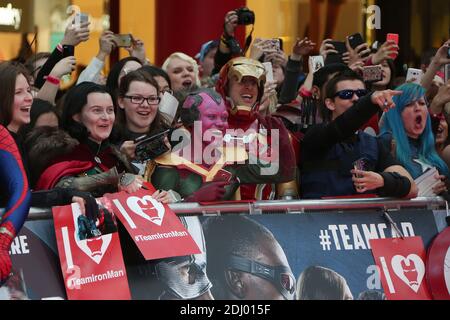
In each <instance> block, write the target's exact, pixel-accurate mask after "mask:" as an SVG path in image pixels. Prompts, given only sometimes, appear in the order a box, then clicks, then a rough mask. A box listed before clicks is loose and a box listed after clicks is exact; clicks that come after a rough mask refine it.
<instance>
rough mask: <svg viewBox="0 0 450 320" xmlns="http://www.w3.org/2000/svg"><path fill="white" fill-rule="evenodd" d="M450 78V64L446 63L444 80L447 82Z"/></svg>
mask: <svg viewBox="0 0 450 320" xmlns="http://www.w3.org/2000/svg"><path fill="white" fill-rule="evenodd" d="M449 80H450V64H446V65H445V67H444V81H445V83H447V82H448V81H449Z"/></svg>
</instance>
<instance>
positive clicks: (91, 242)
mask: <svg viewBox="0 0 450 320" xmlns="http://www.w3.org/2000/svg"><path fill="white" fill-rule="evenodd" d="M105 200H106V199H98V200H97V201H98V202H100V203H102V205H100V207H101V210H100V215H99V220H97V221H96V222H92V223H91V222H90V221H89V220H88V219H87V218H86V217H85V216H84V215H82V213H81V211H80V207H79V205H78V204H72V205H71V206H65V207H55V208H53V219H54V224H55V232H56V241H57V245H58V252H59V258H60V262H61V269H62V273H63V277H64V284H65V287H66V292H67V297H68V299H69V300H130V299H131V294H130V289H129V286H128V279H127V273H126V269H125V264H124V261H123V257H122V249H121V247H120V241H119V233H118V232H117V226H116V223H115V219H114V216H113V215H112V214H111V210H107V209H106V208H105V207H107V204H106V201H105ZM100 220H101V223H99V222H100Z"/></svg>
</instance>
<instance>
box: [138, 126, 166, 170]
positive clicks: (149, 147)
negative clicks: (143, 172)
mask: <svg viewBox="0 0 450 320" xmlns="http://www.w3.org/2000/svg"><path fill="white" fill-rule="evenodd" d="M169 132H170V130H166V131H163V132H160V133H158V134H155V135H153V136H150V137H149V136H147V135H145V136H142V137H139V138H137V139H136V140H135V141H134V142H135V143H136V160H137V161H140V162H145V161H148V160H153V159H156V158H158V157H159V156H160V155H162V154H164V153H166V152H167V151H169V148H168V147H167V146H166V144H165V142H164V138H165V137H166V134H168V133H169Z"/></svg>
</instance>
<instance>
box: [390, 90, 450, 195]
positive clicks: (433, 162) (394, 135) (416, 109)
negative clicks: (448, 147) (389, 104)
mask: <svg viewBox="0 0 450 320" xmlns="http://www.w3.org/2000/svg"><path fill="white" fill-rule="evenodd" d="M396 90H398V91H402V92H403V94H402V95H400V96H396V97H394V103H395V105H396V108H394V109H391V110H389V112H387V113H386V114H385V115H384V121H383V120H382V125H381V134H382V137H383V138H385V139H387V140H391V139H392V141H393V142H394V143H393V144H392V145H395V147H394V150H393V151H394V154H395V156H396V158H397V160H398V161H399V162H400V163H401V164H402V165H403V166H404V167H405V168H406V169H407V170H408V171H409V173H410V174H411V175H412V177H413V178H414V179H416V178H418V177H419V176H421V175H422V174H423V173H424V172H425V171H426V170H427V169H429V168H431V167H435V168H436V169H437V170H438V172H439V174H441V176H439V177H436V178H437V179H440V180H441V181H442V182H440V183H438V184H437V185H436V186H435V187H434V188H433V193H434V194H440V193H442V192H444V191H447V188H446V186H445V183H444V182H443V181H444V180H445V179H446V178H447V177H449V176H450V172H449V169H448V167H447V165H446V164H445V162H444V161H443V160H442V159H441V158H440V157H439V155H438V153H437V152H436V148H435V140H434V136H433V132H432V128H431V119H430V115H429V113H428V109H427V102H426V99H425V93H426V91H425V89H424V88H423V87H421V86H420V85H417V84H413V83H407V84H404V85H402V86H400V87H398V88H397V89H396ZM419 194H420V190H419Z"/></svg>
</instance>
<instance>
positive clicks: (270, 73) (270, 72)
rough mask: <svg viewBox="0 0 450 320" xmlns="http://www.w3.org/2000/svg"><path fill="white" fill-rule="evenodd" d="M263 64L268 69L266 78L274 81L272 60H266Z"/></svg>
mask: <svg viewBox="0 0 450 320" xmlns="http://www.w3.org/2000/svg"><path fill="white" fill-rule="evenodd" d="M263 65H264V68H265V69H266V80H267V81H270V82H273V81H274V77H273V67H272V62H264V63H263Z"/></svg>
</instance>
